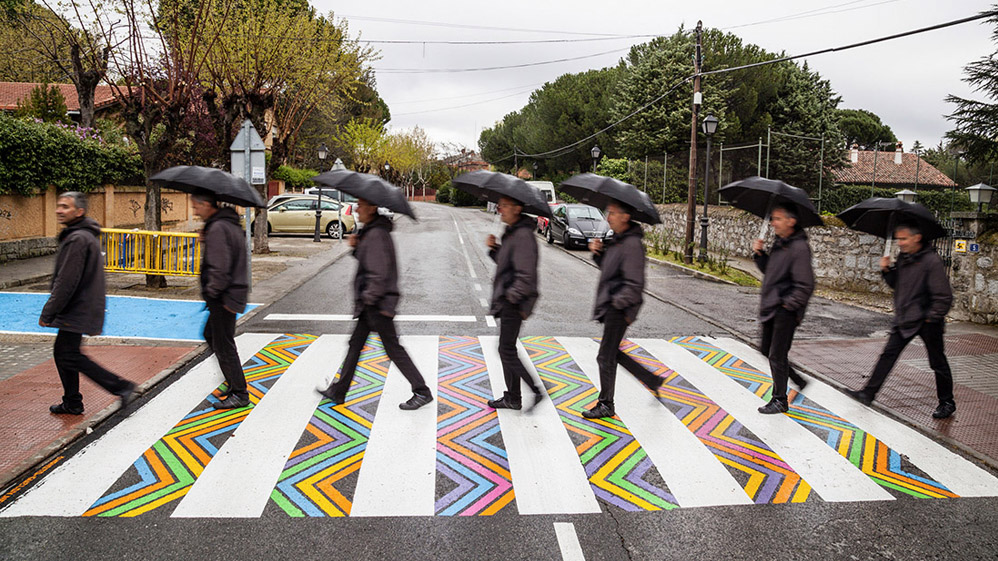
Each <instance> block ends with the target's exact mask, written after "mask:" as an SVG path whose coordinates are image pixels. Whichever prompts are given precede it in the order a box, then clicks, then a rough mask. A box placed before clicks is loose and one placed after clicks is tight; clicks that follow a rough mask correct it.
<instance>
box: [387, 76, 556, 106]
mask: <svg viewBox="0 0 998 561" xmlns="http://www.w3.org/2000/svg"><path fill="white" fill-rule="evenodd" d="M543 83H544V82H535V83H533V84H523V85H522V86H514V87H512V88H503V89H501V90H492V91H488V92H478V93H473V94H465V95H455V96H450V97H434V98H431V99H418V100H408V101H393V102H392V105H408V104H410V103H429V102H433V101H447V100H450V99H464V98H466V97H477V96H480V95H492V94H497V93H503V92H510V91H513V90H522V89H523V88H534V87H536V86H540V85H541V84H543Z"/></svg>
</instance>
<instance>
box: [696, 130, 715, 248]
mask: <svg viewBox="0 0 998 561" xmlns="http://www.w3.org/2000/svg"><path fill="white" fill-rule="evenodd" d="M715 132H717V117H715V116H713V115H707V116H706V117H705V118H704V120H703V134H704V136H706V137H707V161H706V163H705V165H706V168H707V169H706V170H705V171H704V176H703V216H701V217H700V256H699V259H700V261H705V260H706V259H707V225H708V224H709V223H710V218H708V217H707V194H708V193H709V192H710V137H712V136H714V133H715Z"/></svg>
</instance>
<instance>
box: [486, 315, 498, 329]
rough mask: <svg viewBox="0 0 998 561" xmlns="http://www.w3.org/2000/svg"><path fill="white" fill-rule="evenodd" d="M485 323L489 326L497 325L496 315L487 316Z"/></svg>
mask: <svg viewBox="0 0 998 561" xmlns="http://www.w3.org/2000/svg"><path fill="white" fill-rule="evenodd" d="M485 325H487V326H489V327H495V326H496V318H495V316H485Z"/></svg>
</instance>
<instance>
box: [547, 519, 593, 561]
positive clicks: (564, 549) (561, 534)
mask: <svg viewBox="0 0 998 561" xmlns="http://www.w3.org/2000/svg"><path fill="white" fill-rule="evenodd" d="M554 534H555V536H557V537H558V549H560V550H561V558H562V559H564V561H586V557H585V555H583V554H582V545H580V544H579V536H578V535H577V534H576V533H575V524H572V523H571V522H555V523H554Z"/></svg>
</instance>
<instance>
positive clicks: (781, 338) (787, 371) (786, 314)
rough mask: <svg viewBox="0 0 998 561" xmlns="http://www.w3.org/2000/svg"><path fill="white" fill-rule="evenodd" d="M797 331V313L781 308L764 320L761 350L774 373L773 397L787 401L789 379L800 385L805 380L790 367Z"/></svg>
mask: <svg viewBox="0 0 998 561" xmlns="http://www.w3.org/2000/svg"><path fill="white" fill-rule="evenodd" d="M795 331H797V314H795V313H793V312H791V311H789V310H785V309H783V308H779V309H777V310H776V316H774V317H773V318H772V319H769V320H766V321H764V322H762V344H761V345H760V347H761V348H760V349H759V350H760V351H762V354H764V355H766V357H768V358H769V369H770V370H771V371H772V373H773V399H778V400H780V401H782V402H783V403H786V402H787V379H788V378H790V379H792V380H793V381H794V383H795V384H797V385H798V386H799V385H801V384H802V383H803V382H804V379H803V378H801V375H800V374H798V373H797V372H795V371H794V369H793V368H791V367H790V346H791V345H793V343H794V332H795Z"/></svg>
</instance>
